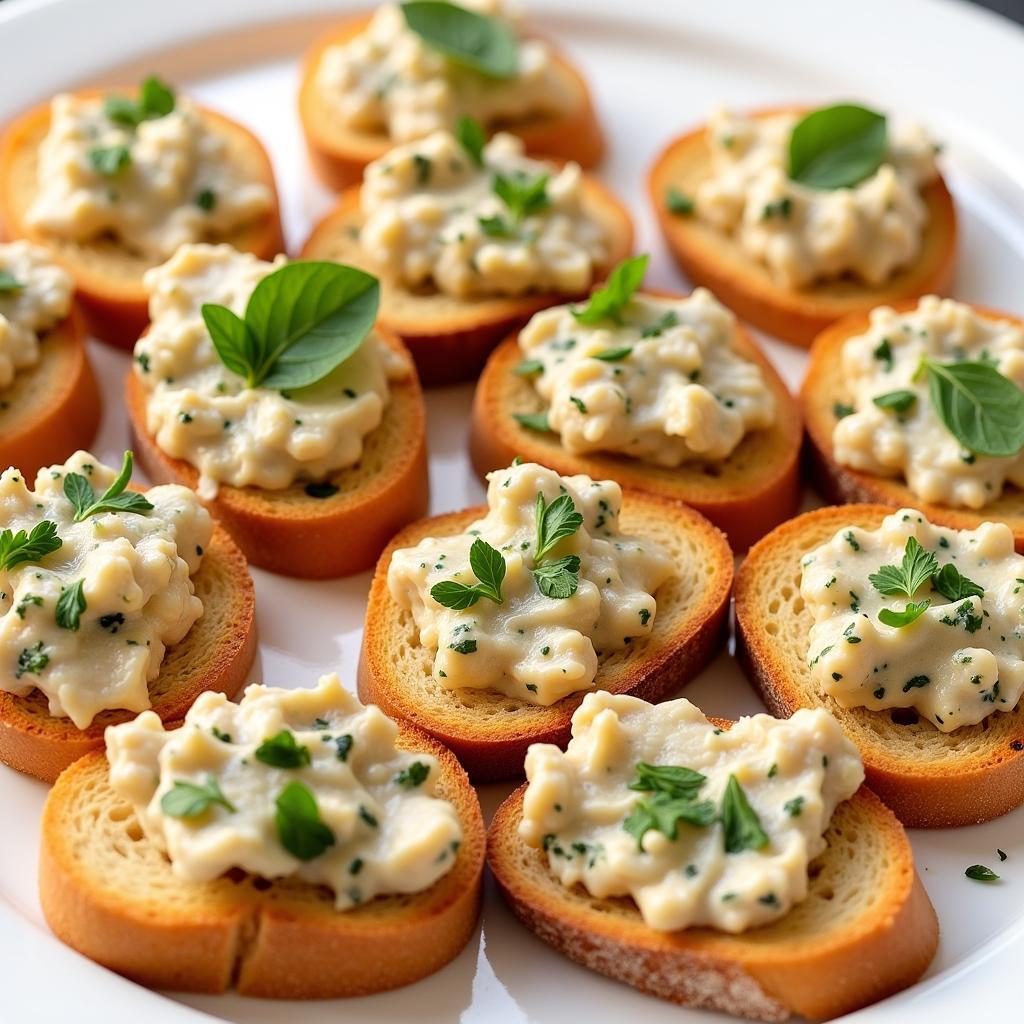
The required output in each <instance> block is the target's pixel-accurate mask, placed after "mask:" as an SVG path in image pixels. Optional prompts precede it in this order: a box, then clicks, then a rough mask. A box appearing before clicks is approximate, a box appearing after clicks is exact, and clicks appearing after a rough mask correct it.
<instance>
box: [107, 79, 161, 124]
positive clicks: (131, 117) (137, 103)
mask: <svg viewBox="0 0 1024 1024" xmlns="http://www.w3.org/2000/svg"><path fill="white" fill-rule="evenodd" d="M173 110H174V90H173V89H172V88H171V87H170V86H169V85H168V84H167V83H166V82H164V81H163V80H162V79H160V78H158V77H157V76H156V75H150V76H149V77H148V78H146V79H145V80H144V81H143V83H142V85H141V86H140V87H139V97H138V99H134V100H133V99H130V98H129V97H127V96H108V97H107V98H106V100H104V102H103V113H104V114H105V115H106V116H107V119H108V120H110V121H113V122H114V123H115V124H120V125H124V126H125V127H127V128H137V127H138V126H139V125H140V124H141V123H142V122H143V121H155V120H156V119H157V118H161V117H166V116H167V115H168V114H169V113H171V111H173Z"/></svg>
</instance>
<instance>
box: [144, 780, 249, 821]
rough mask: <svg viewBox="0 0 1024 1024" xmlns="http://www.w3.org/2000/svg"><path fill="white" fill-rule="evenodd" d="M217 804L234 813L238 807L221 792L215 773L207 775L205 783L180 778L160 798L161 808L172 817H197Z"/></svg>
mask: <svg viewBox="0 0 1024 1024" xmlns="http://www.w3.org/2000/svg"><path fill="white" fill-rule="evenodd" d="M214 804H216V805H217V806H218V807H223V808H224V810H225V811H229V812H230V813H231V814H234V813H235V811H237V810H238V808H237V807H235V805H234V804H233V803H231V801H230V800H228V798H227V797H226V796H225V795H224V794H223V793H222V792H221V789H220V786H219V785H218V784H217V779H216V777H215V776H214V775H212V774H211V775H207V776H206V782H205V783H204V784H203V785H201V786H200V785H197V784H196V783H195V782H184V781H182V780H181V779H178V780H176V781H175V783H174V787H173V788H172V789H169V790H168V791H167V792H166V793H164V795H163V796H162V797H161V798H160V809H161V810H162V811H163V812H164V814H166V815H169V816H170V817H172V818H197V817H198V816H199V815H200V814H203V813H204V812H205V811H206V810H207V809H208V808H210V807H212V806H213V805H214Z"/></svg>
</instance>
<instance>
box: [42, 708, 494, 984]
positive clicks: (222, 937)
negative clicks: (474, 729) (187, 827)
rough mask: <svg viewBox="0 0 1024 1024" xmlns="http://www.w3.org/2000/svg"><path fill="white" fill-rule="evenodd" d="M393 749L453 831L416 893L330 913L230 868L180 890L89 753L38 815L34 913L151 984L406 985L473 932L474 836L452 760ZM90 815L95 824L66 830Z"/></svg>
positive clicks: (426, 743) (302, 893)
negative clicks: (453, 815) (424, 777)
mask: <svg viewBox="0 0 1024 1024" xmlns="http://www.w3.org/2000/svg"><path fill="white" fill-rule="evenodd" d="M398 745H399V746H400V747H402V748H403V749H405V750H413V751H426V752H429V753H431V754H433V755H434V756H435V757H437V758H438V760H439V761H440V764H441V792H442V794H443V795H444V796H445V797H447V798H448V799H449V800H451V801H452V802H453V803H454V804H455V806H456V808H457V810H458V813H459V819H460V821H461V823H462V829H463V841H462V844H461V846H460V847H459V852H458V856H457V858H456V862H455V866H454V867H453V868H452V870H451V871H449V872H448V874H446V875H445V876H444V877H443V878H441V879H440V880H439V881H438V882H437V883H436V884H435V885H433V886H432V887H431V888H430V889H428V890H426V891H425V892H422V893H417V894H414V895H412V896H389V897H378V898H377V899H375V900H372V901H370V902H369V903H367V904H365V905H364V906H362V907H359V908H356V909H353V910H347V911H344V912H341V913H339V912H337V911H335V909H334V900H333V894H331V893H330V892H329V891H328V890H326V889H325V888H323V887H322V886H313V885H310V884H308V883H305V882H302V881H299V880H297V879H278V880H275V881H265V880H263V879H257V878H254V877H253V876H250V875H247V874H245V873H243V872H240V871H233V872H230V873H229V874H227V875H224V876H222V877H221V878H218V879H216V880H214V881H212V882H206V883H195V884H193V883H186V882H182V881H180V880H179V879H177V878H176V877H175V876H174V875H173V874H172V870H171V866H170V863H169V862H168V861H167V859H166V858H165V857H163V855H161V854H159V853H158V852H157V851H156V849H155V848H154V847H153V846H152V845H151V844H150V843H149V842H148V841H147V840H146V839H145V838H144V837H142V833H141V830H140V828H139V825H138V822H137V821H136V819H135V816H134V814H132V812H131V810H130V808H129V807H128V805H127V804H125V803H123V802H121V801H120V800H119V799H118V798H117V796H116V795H115V794H114V792H113V790H111V788H110V784H109V781H108V769H107V763H106V758H105V756H104V754H103V752H102V751H97V752H95V753H92V754H90V755H88V756H87V757H85V758H83V759H82V760H80V761H78V762H77V763H76V764H74V765H73V766H72V767H71V768H69V769H68V770H67V771H66V772H65V773H64V774H63V775H62V776H61V778H60V779H59V780H58V782H57V785H56V786H55V787H54V789H53V791H52V792H51V793H50V796H49V798H48V800H47V803H46V808H45V810H44V812H43V827H42V844H41V849H40V861H39V895H40V901H41V903H42V907H43V914H44V915H45V917H46V920H47V922H48V923H49V925H50V927H51V929H52V930H53V931H54V933H55V934H56V935H57V937H58V938H59V939H61V941H63V942H65V943H67V945H69V946H71V947H72V948H73V949H76V950H78V951H79V952H80V953H83V954H84V955H85V956H87V957H89V958H90V959H92V960H95V961H96V962H97V963H99V964H102V965H103V966H105V967H108V968H110V969H111V970H114V971H117V972H118V973H119V974H122V975H124V976H125V977H128V978H130V979H131V980H133V981H136V982H138V983H140V984H142V985H147V986H149V987H150V988H157V989H174V990H184V991H190V992H224V991H226V990H227V989H229V988H231V987H234V988H235V989H236V990H237V991H238V992H239V993H240V994H241V995H246V996H261V997H264V998H270V999H329V998H337V997H341V996H359V995H368V994H370V993H373V992H383V991H385V990H387V989H393V988H397V987H399V986H402V985H408V984H410V983H412V982H414V981H418V980H419V979H420V978H424V977H426V976H427V975H429V974H432V973H434V972H435V971H437V970H439V969H440V968H441V967H443V966H444V965H445V964H446V963H448V962H449V961H450V960H452V959H453V958H454V957H455V956H457V955H458V954H459V953H460V952H461V951H462V949H463V948H464V947H465V945H466V944H467V942H468V941H469V940H470V938H471V937H472V934H473V932H474V930H475V928H476V921H477V917H478V914H479V909H480V893H481V878H482V874H483V864H484V854H485V849H486V838H485V834H484V825H483V818H482V816H481V813H480V805H479V802H478V800H477V796H476V793H475V792H474V790H473V788H472V787H471V786H470V784H469V780H468V779H467V778H466V774H465V772H464V771H463V770H462V768H461V767H460V765H459V764H458V762H457V761H456V760H455V758H454V757H453V756H452V754H451V752H450V751H447V750H445V749H444V748H443V747H442V746H440V744H438V743H436V742H434V741H433V740H432V739H430V737H428V736H426V735H423V734H422V733H420V732H418V731H417V730H415V729H411V728H409V727H408V726H403V727H402V732H401V734H400V736H399V740H398ZM95 807H98V808H99V809H100V812H101V814H100V817H99V819H98V820H97V822H96V823H94V822H93V821H92V820H88V821H84V822H82V823H81V824H79V821H80V817H82V816H84V815H83V814H82V812H83V811H85V810H87V809H90V808H95Z"/></svg>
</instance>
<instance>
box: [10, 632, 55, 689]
mask: <svg viewBox="0 0 1024 1024" xmlns="http://www.w3.org/2000/svg"><path fill="white" fill-rule="evenodd" d="M49 664H50V656H49V654H47V653H46V649H45V648H44V646H43V641H42V640H37V641H36V643H35V644H33V645H32V646H31V647H23V648H22V649H21V653H20V654H19V655H18V667H17V669H15V672H14V678H15V679H20V678H21V677H22V676H25V675H29V676H37V675H39V673H40V672H42V671H43V669H45V668H46V666H47V665H49Z"/></svg>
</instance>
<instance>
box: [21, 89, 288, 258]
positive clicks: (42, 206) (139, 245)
mask: <svg viewBox="0 0 1024 1024" xmlns="http://www.w3.org/2000/svg"><path fill="white" fill-rule="evenodd" d="M104 104H105V100H104V98H88V99H83V98H81V97H77V96H73V95H69V94H61V95H59V96H56V97H54V100H53V103H52V104H51V120H50V129H49V131H48V132H47V134H46V137H45V138H44V139H43V141H42V143H41V144H40V146H39V169H38V173H37V192H36V195H35V198H34V199H33V201H32V205H31V206H30V207H29V210H28V215H27V221H28V223H29V225H30V226H31V227H33V228H35V229H36V230H38V231H40V232H42V233H43V234H46V235H50V236H52V237H54V238H61V239H68V240H70V241H74V242H89V241H92V240H94V239H96V238H98V237H100V236H102V235H106V234H109V235H113V236H115V237H116V238H117V239H118V241H119V242H120V243H121V244H122V245H124V246H125V247H127V248H129V249H131V250H132V251H134V252H137V253H138V254H140V255H141V256H144V257H148V258H150V259H165V258H166V257H168V256H170V255H171V253H173V252H174V250H175V249H177V248H178V246H179V245H182V244H184V243H186V242H196V241H200V240H201V239H204V238H209V237H214V236H217V235H223V234H226V233H227V232H229V231H231V230H233V229H235V228H238V227H240V226H242V225H243V224H245V223H248V222H250V221H252V220H253V219H254V218H256V217H258V216H260V215H261V214H263V213H265V212H266V211H267V210H269V209H270V207H271V203H272V200H273V197H272V195H271V192H270V189H269V188H267V186H266V185H264V184H263V183H262V182H257V181H246V180H244V179H242V178H241V177H240V176H239V174H238V173H237V171H236V170H235V169H234V168H233V167H232V166H231V165H230V164H229V163H228V162H227V155H228V145H227V140H226V139H225V138H224V137H223V136H222V135H219V134H218V133H217V132H216V131H215V130H214V129H212V128H211V127H210V126H209V125H208V124H206V123H204V121H203V117H202V115H201V113H200V112H199V111H198V110H197V109H196V108H195V107H194V106H193V105H192V104H191V103H190V102H189V101H188V100H187V99H182V98H181V97H179V98H178V99H177V101H176V103H175V106H174V109H173V110H172V111H171V112H170V113H169V114H166V115H165V116H163V117H156V118H153V119H152V120H147V121H142V122H141V123H140V124H139V125H138V126H137V127H132V126H130V125H125V124H119V123H118V122H116V121H113V120H111V119H110V118H109V117H108V116H107V114H106V112H105V106H104ZM122 153H123V154H124V155H123V156H122V155H121V154H122ZM121 162H123V163H124V166H120V169H116V168H117V167H118V165H119V163H121ZM98 163H99V164H100V165H101V166H97V164H98Z"/></svg>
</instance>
